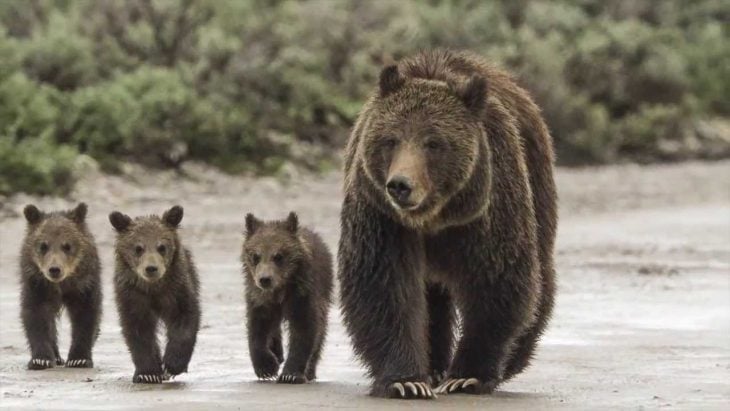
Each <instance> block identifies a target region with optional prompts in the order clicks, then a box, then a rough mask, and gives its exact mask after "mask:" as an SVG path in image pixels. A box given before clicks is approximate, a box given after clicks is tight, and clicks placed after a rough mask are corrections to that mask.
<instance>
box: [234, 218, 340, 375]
mask: <svg viewBox="0 0 730 411" xmlns="http://www.w3.org/2000/svg"><path fill="white" fill-rule="evenodd" d="M241 260H242V262H243V272H244V278H245V284H246V316H247V318H248V344H249V352H250V354H251V361H252V362H253V366H254V371H255V372H256V376H257V377H259V378H273V377H276V375H277V374H278V371H279V365H280V364H281V363H282V362H283V361H284V350H283V347H282V343H281V322H282V320H286V321H287V322H288V323H289V355H288V356H287V359H286V363H284V369H283V370H282V372H281V375H279V378H278V380H277V382H279V383H287V384H301V383H306V382H309V381H312V380H314V379H316V378H317V363H318V362H319V359H320V355H321V353H322V347H323V346H324V341H325V337H326V335H327V315H328V313H329V307H330V305H331V304H332V255H331V254H330V252H329V250H328V249H327V245H326V244H325V243H324V241H322V239H321V238H320V237H319V236H318V235H317V234H316V233H314V232H312V231H311V230H309V229H307V228H304V227H299V220H298V218H297V216H296V214H294V213H290V214H289V217H288V218H287V219H286V220H281V221H269V222H263V221H261V220H258V219H257V218H256V217H254V216H253V214H248V215H247V216H246V239H245V241H244V244H243V252H242V254H241Z"/></svg>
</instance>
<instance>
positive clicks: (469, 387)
mask: <svg viewBox="0 0 730 411" xmlns="http://www.w3.org/2000/svg"><path fill="white" fill-rule="evenodd" d="M498 384H499V382H497V381H487V382H482V381H481V380H479V379H477V378H456V377H449V378H446V379H445V380H444V381H443V382H442V383H441V385H439V386H438V387H436V389H435V390H434V391H435V392H436V394H454V393H465V394H491V393H493V392H494V389H495V388H497V385H498Z"/></svg>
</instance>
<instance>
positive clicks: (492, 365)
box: [339, 51, 557, 398]
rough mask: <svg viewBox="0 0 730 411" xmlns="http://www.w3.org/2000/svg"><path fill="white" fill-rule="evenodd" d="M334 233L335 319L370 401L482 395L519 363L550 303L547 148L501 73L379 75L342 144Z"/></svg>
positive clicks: (459, 66) (537, 120)
mask: <svg viewBox="0 0 730 411" xmlns="http://www.w3.org/2000/svg"><path fill="white" fill-rule="evenodd" d="M341 222H342V237H341V239H340V248H339V279H340V284H341V299H342V309H343V314H344V321H345V324H346V326H347V329H348V330H349V333H350V335H351V336H352V339H353V343H354V348H355V352H356V353H357V354H358V355H359V356H360V358H361V359H362V360H363V361H364V362H365V364H366V365H367V366H368V369H369V371H370V374H371V375H372V377H373V378H374V383H373V387H372V393H373V394H374V395H378V396H389V397H407V398H430V397H432V393H431V391H430V387H429V380H430V381H431V382H433V383H439V382H440V383H441V385H440V386H439V387H438V388H437V389H436V392H439V393H449V392H470V393H488V392H491V391H493V390H494V389H495V387H496V386H497V385H498V384H500V383H501V382H503V381H505V380H507V379H509V378H511V377H513V376H514V375H515V374H517V373H519V372H521V371H522V370H523V369H524V368H525V367H526V366H527V365H528V363H529V361H530V358H531V357H532V355H533V352H534V348H535V345H536V342H537V340H538V339H539V337H540V335H541V334H542V332H543V331H544V329H545V326H546V324H547V322H548V319H549V318H550V314H551V311H552V306H553V298H554V293H555V279H554V270H553V246H554V239H555V230H556V222H557V212H556V192H555V184H554V182H553V151H552V139H551V137H550V135H549V133H548V130H547V127H546V126H545V123H544V122H543V120H542V117H541V115H540V111H539V109H538V108H537V106H536V105H535V104H534V103H533V101H532V100H531V99H530V97H529V96H528V94H527V93H526V92H525V91H524V90H523V89H521V88H520V87H519V86H517V85H516V84H515V83H514V81H513V80H512V79H511V78H510V77H509V76H508V75H507V74H506V73H504V72H502V71H500V70H498V69H495V68H493V67H491V66H489V65H488V64H487V63H486V62H484V60H482V59H481V58H480V57H478V56H476V55H473V54H469V53H454V52H449V51H434V52H426V53H422V54H419V55H417V56H414V57H412V58H410V59H406V60H405V61H403V62H401V63H400V64H399V65H398V66H391V67H386V68H385V69H384V70H383V71H382V73H381V76H380V87H379V90H378V92H377V93H375V95H374V96H373V97H372V98H371V99H370V100H369V101H368V103H367V104H366V105H365V107H364V109H363V110H362V113H361V114H360V117H359V119H358V121H357V123H356V124H355V127H354V129H353V132H352V135H351V136H350V140H349V142H348V147H347V152H346V159H345V200H344V204H343V208H342V220H341ZM454 307H456V308H458V310H459V312H460V315H461V319H462V326H461V336H460V339H459V341H458V344H457V346H456V352H455V353H454V354H453V358H452V347H453V322H454V318H455V316H454V315H453V314H454V312H453V310H454Z"/></svg>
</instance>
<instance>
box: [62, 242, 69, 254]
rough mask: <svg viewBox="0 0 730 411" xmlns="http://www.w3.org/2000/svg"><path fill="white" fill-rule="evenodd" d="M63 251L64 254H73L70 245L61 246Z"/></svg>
mask: <svg viewBox="0 0 730 411" xmlns="http://www.w3.org/2000/svg"><path fill="white" fill-rule="evenodd" d="M61 250H63V252H64V253H70V252H71V244H69V243H63V244H62V245H61Z"/></svg>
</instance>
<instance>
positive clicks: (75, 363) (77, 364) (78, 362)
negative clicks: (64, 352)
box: [66, 358, 94, 368]
mask: <svg viewBox="0 0 730 411" xmlns="http://www.w3.org/2000/svg"><path fill="white" fill-rule="evenodd" d="M66 368H94V362H93V361H91V360H90V359H88V358H76V359H73V360H68V361H66Z"/></svg>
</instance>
